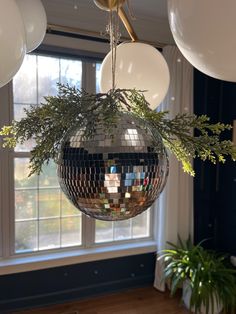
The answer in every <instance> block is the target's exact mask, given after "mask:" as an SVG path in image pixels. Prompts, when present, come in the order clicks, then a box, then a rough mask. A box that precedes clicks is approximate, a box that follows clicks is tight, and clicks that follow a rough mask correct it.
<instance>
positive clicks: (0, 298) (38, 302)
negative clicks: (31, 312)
mask: <svg viewBox="0 0 236 314" xmlns="http://www.w3.org/2000/svg"><path fill="white" fill-rule="evenodd" d="M155 259H156V254H155V253H148V254H141V255H133V256H127V257H121V258H114V259H107V260H101V261H96V262H89V263H81V264H76V265H69V266H63V267H56V268H50V269H44V270H37V271H31V272H24V273H17V274H11V275H3V276H0V313H1V314H2V313H11V311H13V310H16V309H22V308H31V307H38V306H43V305H47V304H56V303H62V302H65V301H69V300H75V299H81V298H85V297H89V296H94V295H99V294H104V293H107V292H112V291H119V290H124V289H128V288H133V287H141V286H146V285H152V283H153V280H154V269H155Z"/></svg>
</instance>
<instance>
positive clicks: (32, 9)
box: [16, 0, 47, 52]
mask: <svg viewBox="0 0 236 314" xmlns="http://www.w3.org/2000/svg"><path fill="white" fill-rule="evenodd" d="M16 2H17V4H18V6H19V9H20V12H21V15H22V19H23V22H24V25H25V35H26V47H27V48H26V49H27V52H30V51H32V50H34V49H36V48H37V47H38V46H39V45H40V44H41V42H42V41H43V39H44V36H45V33H46V29H47V16H46V12H45V9H44V7H43V5H42V2H41V1H40V0H16Z"/></svg>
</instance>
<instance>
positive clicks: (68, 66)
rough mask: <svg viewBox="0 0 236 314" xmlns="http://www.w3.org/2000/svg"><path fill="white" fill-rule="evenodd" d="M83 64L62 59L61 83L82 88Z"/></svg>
mask: <svg viewBox="0 0 236 314" xmlns="http://www.w3.org/2000/svg"><path fill="white" fill-rule="evenodd" d="M81 80H82V62H81V61H76V60H67V59H61V83H62V84H69V85H70V86H76V87H77V88H78V89H80V88H81Z"/></svg>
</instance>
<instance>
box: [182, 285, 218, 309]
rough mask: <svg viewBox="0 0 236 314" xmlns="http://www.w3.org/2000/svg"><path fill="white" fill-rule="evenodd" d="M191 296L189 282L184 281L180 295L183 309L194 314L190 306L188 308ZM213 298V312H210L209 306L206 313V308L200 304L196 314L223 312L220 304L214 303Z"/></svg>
mask: <svg viewBox="0 0 236 314" xmlns="http://www.w3.org/2000/svg"><path fill="white" fill-rule="evenodd" d="M191 295H192V288H191V286H190V281H189V280H185V281H184V283H183V294H182V300H183V302H184V305H185V307H186V308H187V309H188V310H190V311H191V312H193V313H195V308H194V306H192V307H191V308H190V299H191ZM213 298H214V311H212V307H211V305H210V306H209V311H208V313H207V312H206V307H205V306H204V305H203V304H202V305H201V309H200V311H198V312H197V313H198V314H219V313H221V311H222V310H223V306H222V305H221V304H218V303H217V301H216V297H215V296H213Z"/></svg>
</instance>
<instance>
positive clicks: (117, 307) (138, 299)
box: [12, 287, 190, 314]
mask: <svg viewBox="0 0 236 314" xmlns="http://www.w3.org/2000/svg"><path fill="white" fill-rule="evenodd" d="M187 313H190V312H189V311H187V310H186V309H185V308H184V307H183V306H182V305H181V304H180V297H175V298H170V297H169V293H162V292H159V291H157V290H156V289H154V288H153V287H146V288H139V289H133V290H128V291H123V292H119V293H112V294H106V295H104V296H100V297H94V298H90V299H84V300H79V301H74V302H69V303H64V304H58V305H54V306H47V307H45V308H36V309H30V310H27V311H26V310H25V311H18V312H14V313H12V314H187Z"/></svg>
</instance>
